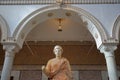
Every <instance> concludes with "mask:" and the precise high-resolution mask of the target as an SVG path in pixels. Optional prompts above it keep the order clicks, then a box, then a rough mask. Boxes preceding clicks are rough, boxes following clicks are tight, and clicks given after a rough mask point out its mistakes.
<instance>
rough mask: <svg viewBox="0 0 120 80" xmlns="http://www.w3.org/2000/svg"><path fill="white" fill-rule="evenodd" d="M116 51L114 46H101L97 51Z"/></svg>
mask: <svg viewBox="0 0 120 80" xmlns="http://www.w3.org/2000/svg"><path fill="white" fill-rule="evenodd" d="M116 49H117V46H116V45H101V46H100V48H99V50H100V52H101V53H105V52H114V51H115V50H116Z"/></svg>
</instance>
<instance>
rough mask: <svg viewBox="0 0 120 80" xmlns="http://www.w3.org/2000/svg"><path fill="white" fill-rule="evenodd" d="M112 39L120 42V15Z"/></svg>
mask: <svg viewBox="0 0 120 80" xmlns="http://www.w3.org/2000/svg"><path fill="white" fill-rule="evenodd" d="M112 37H113V38H114V39H115V40H116V41H118V42H119V39H120V15H119V16H118V17H117V19H116V21H115V23H114V26H113V30H112Z"/></svg>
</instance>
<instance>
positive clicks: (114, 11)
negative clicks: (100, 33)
mask: <svg viewBox="0 0 120 80" xmlns="http://www.w3.org/2000/svg"><path fill="white" fill-rule="evenodd" d="M45 6H46V5H0V15H2V16H3V17H4V18H5V19H6V21H7V23H8V24H9V27H10V30H11V33H13V31H14V30H15V28H16V26H17V25H18V24H19V23H20V22H21V21H22V19H24V17H26V16H27V15H28V14H30V13H31V12H33V11H35V10H37V9H39V8H42V7H45ZM73 6H76V7H79V8H82V9H84V10H86V11H88V12H89V13H91V14H92V15H93V16H95V17H96V18H97V19H98V20H99V21H100V22H101V23H102V25H103V26H104V28H105V30H106V31H107V32H108V34H109V35H111V34H112V27H113V24H114V22H115V20H116V18H117V16H118V15H120V4H79V5H73Z"/></svg>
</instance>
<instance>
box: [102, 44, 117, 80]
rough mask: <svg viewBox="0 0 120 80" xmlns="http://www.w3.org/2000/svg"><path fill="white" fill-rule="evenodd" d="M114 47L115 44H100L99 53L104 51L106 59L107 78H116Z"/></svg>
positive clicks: (115, 79) (110, 79)
mask: <svg viewBox="0 0 120 80" xmlns="http://www.w3.org/2000/svg"><path fill="white" fill-rule="evenodd" d="M116 49H117V47H116V46H102V48H101V49H100V51H101V53H104V56H105V59H106V64H107V70H108V76H109V80H118V75H117V67H116V61H115V56H114V50H116Z"/></svg>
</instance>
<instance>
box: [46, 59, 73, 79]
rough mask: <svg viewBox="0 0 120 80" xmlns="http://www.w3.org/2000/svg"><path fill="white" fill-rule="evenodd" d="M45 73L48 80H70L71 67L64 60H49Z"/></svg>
mask: <svg viewBox="0 0 120 80" xmlns="http://www.w3.org/2000/svg"><path fill="white" fill-rule="evenodd" d="M45 72H46V73H47V76H48V77H49V78H50V80H72V74H71V67H70V64H69V61H68V60H67V59H66V58H61V59H57V58H53V59H51V60H49V61H48V63H47V65H46V68H45Z"/></svg>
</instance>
